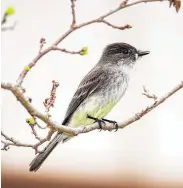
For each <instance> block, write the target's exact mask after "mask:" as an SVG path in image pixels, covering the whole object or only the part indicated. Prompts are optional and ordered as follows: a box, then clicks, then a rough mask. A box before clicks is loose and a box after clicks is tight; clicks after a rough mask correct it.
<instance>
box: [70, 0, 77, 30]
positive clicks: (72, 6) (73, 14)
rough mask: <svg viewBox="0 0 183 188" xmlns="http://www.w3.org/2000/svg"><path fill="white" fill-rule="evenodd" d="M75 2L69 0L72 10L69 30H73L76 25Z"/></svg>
mask: <svg viewBox="0 0 183 188" xmlns="http://www.w3.org/2000/svg"><path fill="white" fill-rule="evenodd" d="M75 1H76V0H71V9H72V24H71V28H74V27H75V25H76V13H75Z"/></svg>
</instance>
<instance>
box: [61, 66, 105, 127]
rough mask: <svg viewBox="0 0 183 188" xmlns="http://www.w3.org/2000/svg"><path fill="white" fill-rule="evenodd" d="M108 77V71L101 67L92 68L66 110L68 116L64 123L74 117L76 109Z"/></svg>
mask: <svg viewBox="0 0 183 188" xmlns="http://www.w3.org/2000/svg"><path fill="white" fill-rule="evenodd" d="M105 79H106V73H105V72H104V71H103V70H102V69H101V68H98V69H95V68H94V69H92V70H91V71H90V72H89V73H88V74H87V75H86V76H85V77H84V78H83V80H82V81H81V83H80V84H79V86H78V89H77V91H76V93H75V94H74V96H73V98H72V100H71V102H70V104H69V107H68V109H67V112H66V116H65V119H64V121H63V122H62V124H63V125H66V124H67V123H68V122H69V120H70V118H71V117H72V115H73V113H74V112H75V110H76V109H77V108H78V107H79V106H80V105H81V104H82V102H83V101H84V100H85V99H86V98H87V97H88V96H91V95H92V94H93V93H95V92H97V90H99V89H100V88H101V87H102V85H103V82H104V81H105Z"/></svg>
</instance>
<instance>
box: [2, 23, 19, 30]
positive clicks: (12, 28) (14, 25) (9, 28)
mask: <svg viewBox="0 0 183 188" xmlns="http://www.w3.org/2000/svg"><path fill="white" fill-rule="evenodd" d="M16 24H17V22H16V21H15V22H14V24H13V25H12V26H8V27H1V31H7V30H14V29H15V27H16Z"/></svg>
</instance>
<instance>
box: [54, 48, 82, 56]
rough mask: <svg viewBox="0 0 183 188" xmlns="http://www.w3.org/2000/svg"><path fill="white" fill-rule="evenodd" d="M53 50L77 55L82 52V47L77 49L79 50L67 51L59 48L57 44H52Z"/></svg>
mask: <svg viewBox="0 0 183 188" xmlns="http://www.w3.org/2000/svg"><path fill="white" fill-rule="evenodd" d="M53 50H58V51H61V52H65V53H68V54H78V55H81V54H80V53H81V52H82V49H81V50H79V51H69V50H67V49H65V48H59V47H57V46H53Z"/></svg>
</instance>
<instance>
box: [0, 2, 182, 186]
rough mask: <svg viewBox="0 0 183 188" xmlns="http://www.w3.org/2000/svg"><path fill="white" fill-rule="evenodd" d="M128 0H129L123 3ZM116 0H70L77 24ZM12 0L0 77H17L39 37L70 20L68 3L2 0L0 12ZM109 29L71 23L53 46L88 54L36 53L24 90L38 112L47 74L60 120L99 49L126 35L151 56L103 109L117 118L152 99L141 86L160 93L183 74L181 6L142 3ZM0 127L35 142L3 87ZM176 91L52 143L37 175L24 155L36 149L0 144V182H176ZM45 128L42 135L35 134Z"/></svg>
mask: <svg viewBox="0 0 183 188" xmlns="http://www.w3.org/2000/svg"><path fill="white" fill-rule="evenodd" d="M130 2H132V1H130ZM120 3H121V0H113V1H110V0H101V1H98V0H93V1H86V0H78V1H76V19H77V23H81V22H85V21H88V20H90V19H92V18H96V17H99V16H100V15H102V14H104V13H106V12H108V11H110V10H112V9H113V8H116V7H117V6H118V5H119V4H120ZM9 6H13V7H14V8H15V10H16V13H15V14H14V15H13V16H11V17H9V18H8V21H7V23H6V24H4V26H11V25H13V24H14V22H15V21H16V26H15V28H14V30H7V31H5V32H2V42H1V47H2V72H1V73H2V78H1V79H2V81H10V82H15V81H16V79H17V77H18V75H19V73H20V71H21V70H22V69H23V67H24V66H25V65H27V64H28V63H29V62H30V61H31V60H32V59H33V58H34V57H35V56H36V55H37V53H38V51H39V41H40V38H42V37H43V38H45V39H46V45H45V47H46V46H49V45H51V44H52V43H53V42H54V41H55V40H56V39H57V38H58V37H59V36H61V35H62V34H63V33H64V32H65V31H66V30H67V29H68V28H69V27H70V24H71V9H70V1H69V0H65V1H59V0H54V1H51V0H39V1H37V0H26V1H19V0H2V7H1V12H2V13H1V15H2V16H3V14H4V11H5V10H6V8H7V7H9ZM107 20H108V21H109V22H111V23H112V24H115V25H119V26H122V25H125V24H130V25H132V26H133V28H132V29H129V30H124V31H120V30H116V29H112V28H111V27H108V26H106V25H104V24H93V25H90V26H87V27H84V28H82V29H79V30H77V31H76V32H74V33H73V34H71V35H70V36H69V37H68V38H67V39H66V40H64V42H63V43H61V44H60V45H59V46H60V47H62V48H67V49H69V50H76V51H77V50H80V49H81V48H82V47H84V46H88V50H89V54H88V55H86V56H79V55H68V54H65V53H61V52H59V51H55V52H51V53H49V54H47V55H46V56H44V57H43V58H42V59H41V60H40V61H39V62H38V64H37V65H36V67H35V68H33V69H32V70H31V71H30V73H29V74H28V76H27V77H26V79H25V81H24V84H23V86H24V87H25V88H26V91H27V92H26V95H27V96H29V97H31V98H32V99H33V101H32V103H33V104H34V105H35V106H36V108H37V109H39V110H40V111H42V112H43V111H44V106H43V101H44V99H45V98H47V97H48V96H49V92H50V89H51V86H52V80H56V81H58V82H59V83H60V86H59V87H58V90H57V98H56V102H55V107H54V108H53V109H51V114H52V118H53V119H54V120H56V121H58V122H62V120H63V118H64V115H65V111H66V109H67V106H68V104H69V102H70V100H71V98H72V96H73V94H74V92H75V90H76V88H77V86H78V84H79V82H80V81H81V79H82V78H83V76H84V75H85V74H86V73H87V72H88V71H89V70H90V69H91V68H92V67H93V66H94V65H95V64H96V63H97V61H98V60H99V58H100V55H101V53H102V51H103V48H104V47H105V46H106V45H107V44H109V43H113V42H127V43H129V44H132V45H134V46H135V47H136V48H138V49H141V50H149V51H151V54H150V55H148V56H146V57H144V58H143V59H141V61H139V63H138V64H137V66H136V67H135V70H134V72H133V74H132V79H131V82H130V86H129V89H128V91H127V92H126V95H125V97H123V99H122V100H121V101H120V102H119V104H118V105H117V106H116V107H115V108H114V109H113V110H112V112H111V113H110V114H109V115H108V116H107V118H108V119H113V120H116V121H117V122H122V121H123V120H125V119H127V118H128V117H130V116H132V115H133V114H135V113H136V112H139V111H141V110H142V109H143V108H145V107H146V106H147V105H150V104H151V103H152V102H153V101H152V100H151V99H148V98H146V97H145V96H143V95H142V91H143V90H142V86H143V85H145V86H146V88H147V89H148V90H150V92H152V93H155V94H156V95H157V96H162V95H163V94H165V93H166V92H168V91H169V90H171V89H172V88H173V87H174V86H175V85H177V84H178V83H180V81H181V80H182V79H183V53H182V49H183V25H182V20H183V12H182V10H180V12H179V14H177V13H176V11H175V9H174V8H171V9H170V8H169V3H168V2H157V3H144V4H139V5H136V6H133V7H129V8H127V9H124V10H122V11H119V12H118V13H116V14H114V15H112V16H110V17H109V18H107ZM1 116H2V120H1V124H2V130H3V131H4V132H5V133H6V134H8V135H9V136H12V137H14V138H16V139H17V140H20V141H21V142H25V143H36V140H35V139H34V137H33V135H32V134H31V130H30V127H29V126H28V125H27V124H26V122H25V120H26V118H28V117H29V114H28V113H27V112H26V110H25V109H24V108H23V107H22V106H21V105H20V104H19V103H18V102H17V101H16V99H15V97H14V96H13V95H12V94H11V93H10V92H8V91H4V90H3V91H2V113H1ZM182 135H183V90H181V91H179V92H177V93H176V94H175V95H173V96H172V97H171V98H169V99H168V100H167V101H166V102H165V103H163V104H162V105H160V106H159V107H158V108H156V109H155V110H154V111H152V112H151V113H149V114H148V115H146V116H145V117H144V118H142V119H141V120H140V121H138V122H135V123H134V124H131V125H129V126H127V127H126V128H125V129H123V130H119V131H118V132H108V131H102V132H99V131H93V132H90V133H88V134H81V135H79V136H77V137H76V138H74V139H72V140H71V141H69V142H67V143H66V144H63V145H59V146H58V147H57V148H56V149H55V150H54V152H53V153H52V154H51V155H50V156H49V158H48V159H47V160H46V162H45V163H44V165H43V166H42V168H41V169H40V170H39V171H38V172H36V173H30V172H29V171H28V169H29V163H30V162H31V160H32V159H33V158H34V156H35V154H34V150H32V149H29V148H18V147H11V148H10V150H8V151H7V152H4V151H3V152H2V186H3V187H4V188H18V187H21V186H22V187H25V186H26V187H27V188H29V187H31V188H32V187H40V188H41V187H44V188H46V187H51V186H52V188H56V187H60V188H62V187H64V188H66V187H140V188H142V187H148V188H151V187H156V188H157V187H170V188H175V187H183V147H182V144H183V136H182ZM42 136H44V134H42Z"/></svg>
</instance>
